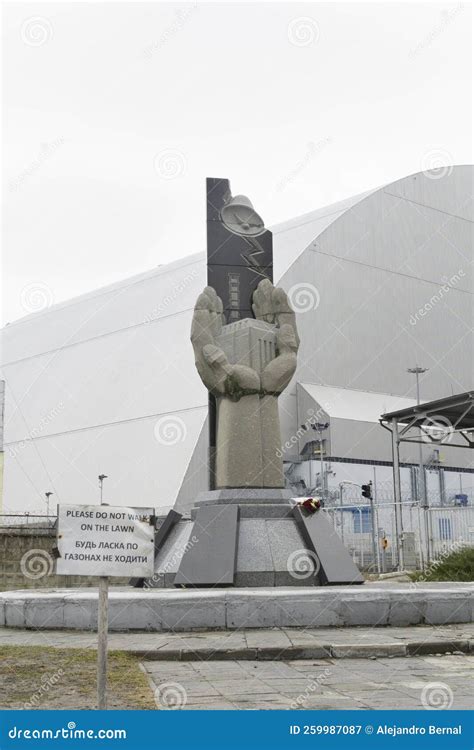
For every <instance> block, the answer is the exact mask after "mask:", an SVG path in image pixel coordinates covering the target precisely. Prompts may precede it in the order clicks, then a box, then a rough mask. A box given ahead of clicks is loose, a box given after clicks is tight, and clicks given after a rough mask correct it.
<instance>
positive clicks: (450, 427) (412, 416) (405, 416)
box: [380, 391, 474, 448]
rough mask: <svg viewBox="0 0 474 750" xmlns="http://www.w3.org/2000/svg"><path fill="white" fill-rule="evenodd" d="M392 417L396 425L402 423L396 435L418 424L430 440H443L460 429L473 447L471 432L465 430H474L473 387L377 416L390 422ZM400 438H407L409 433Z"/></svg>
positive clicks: (382, 420) (459, 431)
mask: <svg viewBox="0 0 474 750" xmlns="http://www.w3.org/2000/svg"><path fill="white" fill-rule="evenodd" d="M394 420H395V421H396V422H397V424H399V425H406V427H405V428H404V429H402V430H401V431H400V436H404V435H406V433H407V432H408V431H409V430H411V429H412V428H420V429H421V430H422V431H423V432H424V434H425V436H427V437H428V438H430V439H431V440H432V441H433V442H441V443H443V442H447V441H448V440H449V441H450V438H451V436H452V434H453V433H460V434H461V435H462V437H464V439H465V441H466V443H467V444H468V445H469V447H470V448H474V440H473V439H472V435H471V436H468V435H467V434H466V433H472V432H474V391H466V393H459V394H457V395H456V396H448V397H447V398H440V399H436V401H427V402H425V403H422V404H417V405H416V406H411V407H409V408H407V409H400V410H398V411H392V412H388V413H387V414H383V415H382V416H381V418H380V421H381V423H384V422H385V423H389V422H391V423H393V421H394ZM402 439H405V440H410V438H409V437H405V438H403V437H402ZM451 445H453V444H452V443H451ZM460 447H461V446H460ZM462 447H464V448H465V447H466V445H463V446H462Z"/></svg>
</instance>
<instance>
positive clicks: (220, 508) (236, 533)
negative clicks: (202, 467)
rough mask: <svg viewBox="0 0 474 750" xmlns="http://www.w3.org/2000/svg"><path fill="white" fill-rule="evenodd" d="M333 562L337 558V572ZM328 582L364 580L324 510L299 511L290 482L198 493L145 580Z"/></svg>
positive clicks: (154, 583)
mask: <svg viewBox="0 0 474 750" xmlns="http://www.w3.org/2000/svg"><path fill="white" fill-rule="evenodd" d="M307 524H313V525H315V526H316V527H318V528H319V540H318V541H317V544H316V546H317V548H315V545H314V544H312V542H313V541H314V540H313V538H312V537H313V536H314V533H312V532H310V533H307V532H308V529H307V528H306V525H307ZM321 529H322V532H321ZM313 531H314V529H313ZM316 531H318V529H317V530H316ZM316 537H317V533H316ZM326 539H327V540H328V541H329V544H326ZM329 558H331V560H330V559H329ZM328 564H329V566H332V573H333V574H334V575H333V578H332V579H331V573H329V574H328ZM328 583H329V584H331V583H335V584H351V583H363V578H362V576H361V575H360V573H359V571H358V570H357V568H356V567H355V565H354V564H353V563H352V560H351V559H350V557H349V555H348V553H347V551H346V550H345V548H344V547H343V545H342V543H341V541H340V539H339V537H338V536H337V535H336V533H335V532H334V530H333V528H332V525H331V524H330V523H329V522H328V520H327V519H326V517H325V515H324V513H323V512H322V511H318V512H317V514H315V516H314V518H312V519H309V518H306V517H305V516H303V515H302V513H301V512H299V511H295V504H294V503H292V501H291V493H290V492H289V491H288V490H284V489H279V488H275V489H259V488H242V489H235V488H234V489H220V490H213V491H208V492H203V493H201V494H200V495H199V496H198V498H197V500H196V503H195V506H194V508H193V509H192V511H191V517H190V518H188V519H181V520H179V521H178V522H177V523H176V524H175V525H174V526H173V527H171V528H170V530H169V533H168V534H167V536H166V538H165V539H163V540H162V542H160V548H159V550H158V552H157V556H156V559H155V574H154V576H153V577H152V578H151V579H149V580H148V581H147V582H146V585H147V586H148V587H153V588H170V587H172V586H181V587H193V586H224V585H227V586H229V585H230V586H237V587H245V586H248V587H255V586H319V585H324V584H328Z"/></svg>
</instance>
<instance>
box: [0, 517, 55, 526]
mask: <svg viewBox="0 0 474 750" xmlns="http://www.w3.org/2000/svg"><path fill="white" fill-rule="evenodd" d="M55 526H56V516H55V515H54V516H47V515H44V514H43V515H41V514H39V513H38V514H36V513H4V514H1V513H0V529H25V528H28V529H54V528H55Z"/></svg>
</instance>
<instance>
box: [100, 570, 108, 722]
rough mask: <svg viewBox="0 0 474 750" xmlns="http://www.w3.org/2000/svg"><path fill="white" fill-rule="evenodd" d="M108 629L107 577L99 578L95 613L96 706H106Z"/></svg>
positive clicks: (102, 708)
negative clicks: (97, 604)
mask: <svg viewBox="0 0 474 750" xmlns="http://www.w3.org/2000/svg"><path fill="white" fill-rule="evenodd" d="M108 630H109V578H108V576H101V577H100V578H99V611H98V613H97V708H98V709H99V710H105V709H106V708H107V636H108Z"/></svg>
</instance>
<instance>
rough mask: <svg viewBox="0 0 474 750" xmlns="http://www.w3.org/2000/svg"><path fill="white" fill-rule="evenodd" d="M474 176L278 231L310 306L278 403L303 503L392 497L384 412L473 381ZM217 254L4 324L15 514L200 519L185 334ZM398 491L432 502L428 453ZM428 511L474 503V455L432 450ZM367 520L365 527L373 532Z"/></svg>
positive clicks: (440, 179)
mask: <svg viewBox="0 0 474 750" xmlns="http://www.w3.org/2000/svg"><path fill="white" fill-rule="evenodd" d="M473 178H474V169H473V167H472V166H457V167H452V168H444V169H442V170H433V171H431V172H425V173H418V174H414V175H411V176H409V177H405V178H403V179H400V180H398V181H396V182H393V183H391V184H389V185H386V186H384V187H380V188H377V189H374V190H372V191H370V192H368V193H365V194H363V195H358V196H355V197H353V198H351V199H349V200H346V201H343V202H341V203H338V204H335V205H333V206H329V207H326V208H323V209H319V210H315V211H314V212H311V213H309V214H306V215H304V216H300V217H297V218H295V219H293V220H291V221H288V222H285V223H284V224H281V225H277V226H275V227H271V230H272V232H273V248H274V250H273V252H274V278H275V283H278V284H279V285H281V286H282V287H283V288H284V289H285V290H286V291H287V293H288V295H289V297H290V300H291V301H292V303H293V306H294V307H295V309H296V311H297V312H298V317H297V322H298V328H299V334H300V338H301V347H300V351H299V361H298V368H297V372H296V374H295V377H294V379H293V381H292V383H291V384H290V386H289V387H288V388H287V389H286V391H285V392H284V393H283V394H282V396H281V398H280V400H279V401H280V415H281V425H282V453H283V455H284V460H285V472H286V476H287V482H288V486H289V487H291V488H292V489H293V490H294V493H295V495H296V494H300V495H305V494H307V493H308V492H310V491H315V492H316V491H317V492H319V493H320V494H321V495H322V496H323V497H324V499H325V502H326V504H327V505H328V506H330V505H332V504H336V503H341V501H343V502H344V503H347V504H350V503H355V502H356V501H358V500H359V499H360V487H359V485H361V484H363V483H367V482H368V481H372V482H373V487H374V490H375V495H376V501H377V502H387V503H390V502H391V501H392V500H393V482H392V466H391V461H392V455H391V443H390V437H389V435H388V434H387V432H386V430H384V429H383V428H382V427H381V426H380V424H379V418H380V415H381V414H383V413H385V412H389V411H394V410H397V409H402V408H404V407H408V406H411V405H413V404H415V403H416V389H415V377H414V375H413V374H410V373H409V372H407V371H408V370H409V369H412V368H414V367H415V366H422V367H423V369H425V368H426V372H424V373H422V374H421V376H420V392H421V393H420V396H421V399H422V400H423V401H424V400H426V401H428V400H432V399H436V398H442V397H444V396H449V395H451V394H453V393H461V392H463V391H467V390H469V389H470V388H472V387H473V385H474V383H473V362H474V356H473V355H474V349H473V339H472V321H473V280H472V273H473V264H472V260H473V213H474V212H473V198H472V196H473V192H474V191H473ZM205 284H206V257H205V253H204V252H202V253H197V254H195V255H191V256H190V257H188V258H185V259H183V260H179V261H177V262H174V263H171V264H169V265H166V266H158V267H156V268H154V269H152V270H150V271H148V272H146V273H143V274H140V275H138V276H134V277H132V278H130V279H127V280H125V281H122V282H120V283H117V284H114V285H111V286H107V287H105V288H102V289H98V290H95V291H93V292H90V293H88V294H85V295H82V296H80V297H78V298H75V299H72V300H69V301H67V302H64V303H61V304H57V305H54V306H51V307H48V308H47V309H44V310H43V311H41V312H39V313H36V314H33V315H28V316H26V317H24V318H22V319H20V320H18V321H15V322H13V323H11V324H10V325H7V326H6V327H5V329H4V330H3V344H2V360H3V361H2V377H3V378H4V380H5V383H6V391H5V430H4V443H5V445H4V449H5V472H4V512H6V511H9V512H24V511H29V512H31V513H34V512H44V510H45V492H52V493H54V494H53V496H52V501H53V502H63V503H68V502H69V503H81V502H83V503H93V502H96V501H97V500H98V483H97V477H98V475H99V474H100V473H103V474H106V475H107V480H106V481H105V483H104V498H105V499H106V500H107V501H108V502H112V503H114V504H120V505H142V506H155V507H156V508H157V509H158V510H160V509H162V510H165V509H167V508H170V507H176V508H178V509H180V510H186V509H189V507H190V506H191V504H192V503H193V501H194V499H195V498H196V495H197V493H198V492H199V491H200V490H204V489H206V488H207V482H208V425H207V405H208V401H207V392H206V390H205V388H204V387H203V385H202V384H201V381H200V379H199V376H198V374H197V372H196V369H195V366H194V361H193V351H192V347H191V345H190V342H189V332H190V325H191V318H192V311H193V306H194V302H195V300H196V298H197V296H198V294H199V292H200V291H201V290H202V288H203V286H205ZM400 458H401V463H402V495H403V499H404V500H405V501H406V502H407V503H410V502H413V503H415V502H417V500H419V499H420V486H421V483H420V478H419V465H420V456H419V451H418V448H417V446H411V445H406V444H403V445H402V447H401V456H400ZM422 463H423V466H424V472H425V486H426V494H427V497H428V501H429V503H430V504H431V505H444V506H449V505H456V504H458V503H460V502H464V500H463V497H466V498H467V500H466V501H465V502H467V503H468V504H472V503H473V501H474V463H473V456H472V451H469V450H468V449H458V448H456V449H454V448H453V447H451V446H450V445H449V436H448V442H447V443H446V444H440V445H438V446H437V445H435V446H433V444H432V443H430V442H429V441H427V444H426V446H423V447H422ZM360 523H363V522H362V521H361V522H360Z"/></svg>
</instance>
